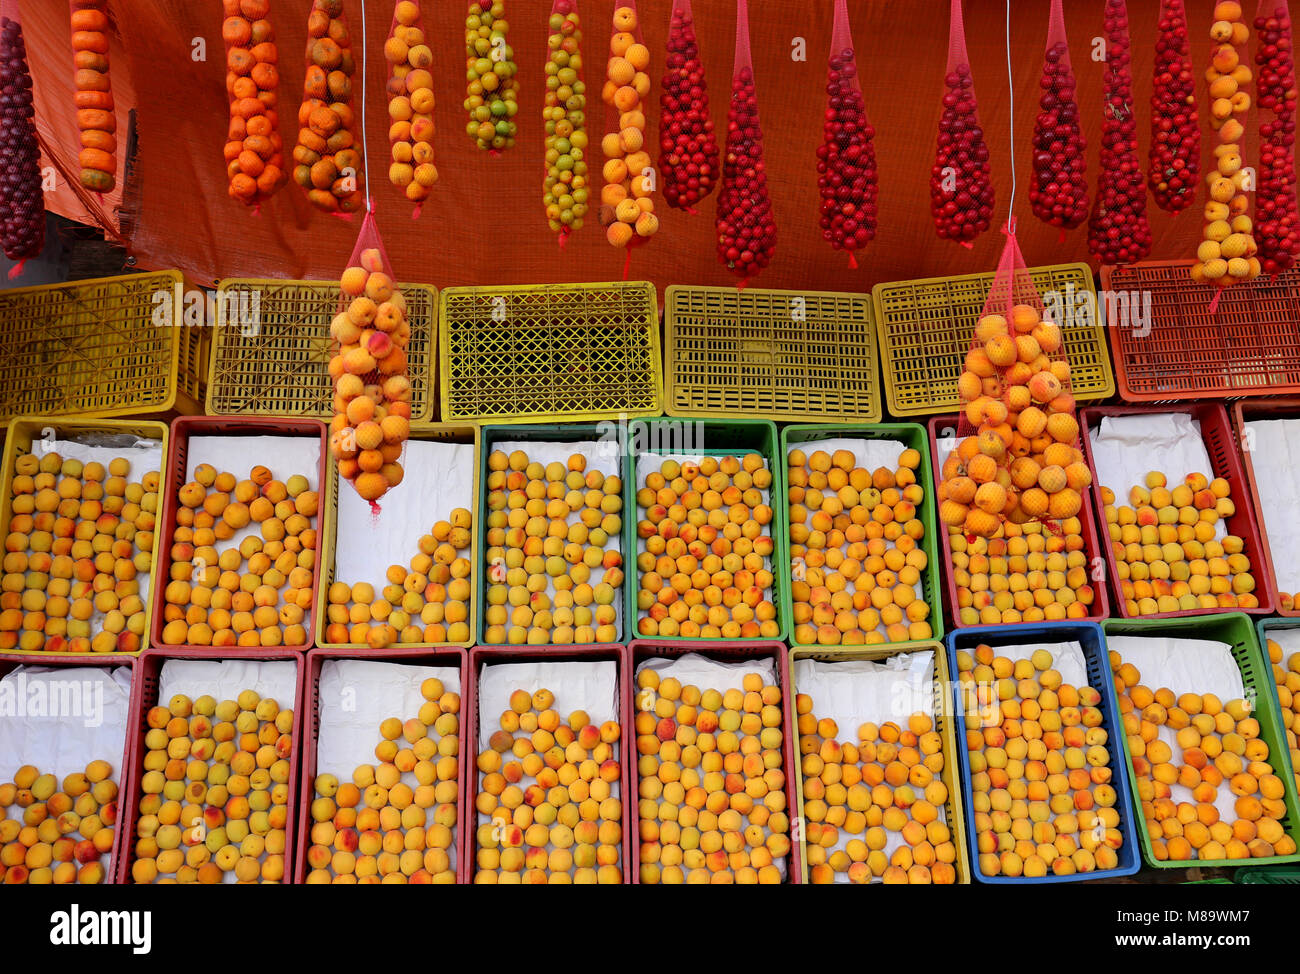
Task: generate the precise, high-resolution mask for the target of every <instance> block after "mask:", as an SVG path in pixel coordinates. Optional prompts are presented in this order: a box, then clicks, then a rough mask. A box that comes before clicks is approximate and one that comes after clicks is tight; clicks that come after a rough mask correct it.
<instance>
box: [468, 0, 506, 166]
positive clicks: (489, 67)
mask: <svg viewBox="0 0 1300 974" xmlns="http://www.w3.org/2000/svg"><path fill="white" fill-rule="evenodd" d="M509 32H510V23H509V21H507V20H506V17H505V0H495V2H494V0H475V2H473V3H471V4H470V5H469V13H468V14H466V15H465V67H466V72H467V74H468V75H469V85H468V87H467V88H466V94H465V111H467V112H468V113H469V125H468V126H466V129H467V131H468V132H469V135H470V138H472V139H473V140H474V141H475V143H476V144H477V145H478V147H479V148H480V149H484V150H486V151H487V152H488V154H489V155H493V156H496V155H500V154H501V150H502V149H508V148H510V147H511V146H512V145H514V144H515V112H516V111H518V109H519V102H518V95H519V78H518V73H519V66H518V65H517V64H516V63H515V52H514V49H513V48H512V47H511V46H510V43H509V41H508V40H507V35H508V34H509ZM489 75H491V76H492V77H489Z"/></svg>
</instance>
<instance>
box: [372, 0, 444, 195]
mask: <svg viewBox="0 0 1300 974" xmlns="http://www.w3.org/2000/svg"><path fill="white" fill-rule="evenodd" d="M384 60H385V61H387V62H388V117H389V119H391V121H392V124H391V125H390V126H389V129H388V141H389V153H390V155H391V158H392V162H391V164H390V165H389V167H388V178H389V182H391V183H392V184H393V185H394V186H396V187H397V188H398V189H399V190H401V191H402V194H403V196H404V197H405V198H406V199H407V200H409V201H410V202H411V203H413V204H415V208H414V211H413V212H412V214H411V217H412V219H416V218H418V217H419V215H420V210H421V207H422V206H423V205H424V201H425V200H427V199H428V198H429V194H430V193H432V192H433V186H434V183H436V182H437V181H438V167H437V166H435V165H434V162H433V133H434V121H433V106H434V95H433V71H432V68H433V50H432V48H430V47H429V44H428V41H427V39H426V37H425V33H424V24H423V18H422V17H421V14H420V5H419V4H418V3H416V2H415V0H398V2H397V4H396V5H395V6H394V7H393V22H392V23H391V24H390V25H389V28H388V40H387V41H385V42H384Z"/></svg>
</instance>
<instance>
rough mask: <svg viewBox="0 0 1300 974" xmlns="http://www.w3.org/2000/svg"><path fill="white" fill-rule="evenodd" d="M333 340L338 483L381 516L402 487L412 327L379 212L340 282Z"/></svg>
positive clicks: (369, 215) (364, 228)
mask: <svg viewBox="0 0 1300 974" xmlns="http://www.w3.org/2000/svg"><path fill="white" fill-rule="evenodd" d="M330 335H331V338H332V340H333V355H332V356H331V358H330V366H329V371H330V376H331V377H332V378H333V380H334V418H333V420H332V421H331V422H330V452H331V453H332V454H333V456H334V459H335V460H336V461H338V467H339V476H340V477H342V478H343V479H345V480H348V481H350V482H351V483H352V486H353V487H354V488H355V489H356V491H357V494H358V495H360V496H361V498H362V499H363V500H367V501H369V502H370V505H371V508H372V510H374V511H376V512H377V511H378V509H379V508H378V505H377V504H376V501H378V500H379V498H380V497H382V496H383V495H384V494H386V493H387V492H388V491H389V490H390V489H392V488H393V487H396V486H397V485H398V484H400V483H401V482H402V466H401V463H400V460H401V458H402V451H403V450H404V449H405V446H406V440H407V438H408V437H409V435H410V429H411V383H410V379H409V378H408V375H407V360H406V348H407V345H408V344H409V343H410V340H411V325H410V323H409V322H408V320H407V316H406V300H405V298H403V296H402V292H401V291H399V290H398V289H397V286H396V284H394V283H393V265H392V264H391V263H390V262H389V260H388V253H387V252H386V251H385V250H384V242H383V240H382V238H381V237H380V236H379V228H378V226H377V225H376V224H375V213H374V210H373V209H367V211H366V215H365V218H364V219H363V220H362V222H361V232H360V233H359V234H358V235H357V245H356V246H355V247H354V248H353V249H352V257H351V258H350V259H349V260H348V267H347V270H345V271H344V272H343V276H342V278H341V279H340V282H339V311H338V314H337V315H335V317H334V321H333V322H332V323H331V324H330Z"/></svg>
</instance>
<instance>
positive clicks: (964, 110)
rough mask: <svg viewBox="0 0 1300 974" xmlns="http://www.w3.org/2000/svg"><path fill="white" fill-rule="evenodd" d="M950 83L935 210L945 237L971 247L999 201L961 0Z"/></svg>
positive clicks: (954, 17) (952, 25)
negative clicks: (982, 123)
mask: <svg viewBox="0 0 1300 974" xmlns="http://www.w3.org/2000/svg"><path fill="white" fill-rule="evenodd" d="M944 85H945V87H946V91H945V92H944V96H943V115H942V116H941V117H940V119H939V138H938V144H937V148H936V151H935V159H934V167H933V168H932V169H931V171H930V214H931V216H932V217H933V218H934V227H935V230H936V232H937V233H938V234H939V236H940V237H942V238H943V239H945V240H956V241H958V242H959V243H962V244H966V245H969V244H970V242H971V241H972V240H974V239H975V238H976V237H978V236H979V235H980V234H981V233H983V232H984V231H985V230H987V229H988V228H989V223H990V221H991V220H992V218H993V205H994V202H993V181H992V179H991V178H990V172H989V149H988V145H987V144H986V143H985V141H984V130H983V129H982V128H980V123H979V114H978V111H977V105H976V99H975V79H974V77H973V76H972V75H971V69H970V58H969V57H967V55H966V29H965V25H964V23H963V20H962V13H961V0H951V7H950V17H949V22H948V67H947V71H946V73H945V75H944Z"/></svg>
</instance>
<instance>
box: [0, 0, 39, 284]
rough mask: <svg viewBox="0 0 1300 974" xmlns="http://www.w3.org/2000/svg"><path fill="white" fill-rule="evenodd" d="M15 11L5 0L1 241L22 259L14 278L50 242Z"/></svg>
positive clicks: (0, 22) (0, 33)
mask: <svg viewBox="0 0 1300 974" xmlns="http://www.w3.org/2000/svg"><path fill="white" fill-rule="evenodd" d="M10 13H14V14H16V13H17V4H16V3H12V2H11V0H6V2H4V3H0V92H3V95H2V96H0V243H2V244H3V248H4V255H5V256H6V257H8V258H9V259H10V260H13V261H17V262H18V263H17V265H16V266H15V267H13V268H12V269H11V270H10V271H9V276H10V277H11V278H14V277H17V276H18V275H20V274H21V273H22V271H23V264H24V263H25V262H26V261H27V260H29V259H30V258H32V257H35V256H37V255H38V254H39V253H40V252H41V250H42V248H44V246H45V195H44V193H43V192H42V190H41V146H40V143H39V142H38V141H37V138H36V121H35V116H36V112H35V109H34V108H33V107H32V75H31V72H30V71H29V70H28V67H27V47H26V45H25V44H24V43H23V28H22V24H20V23H19V22H18V21H17V20H16V19H14V18H13V17H11V16H9V14H10Z"/></svg>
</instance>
